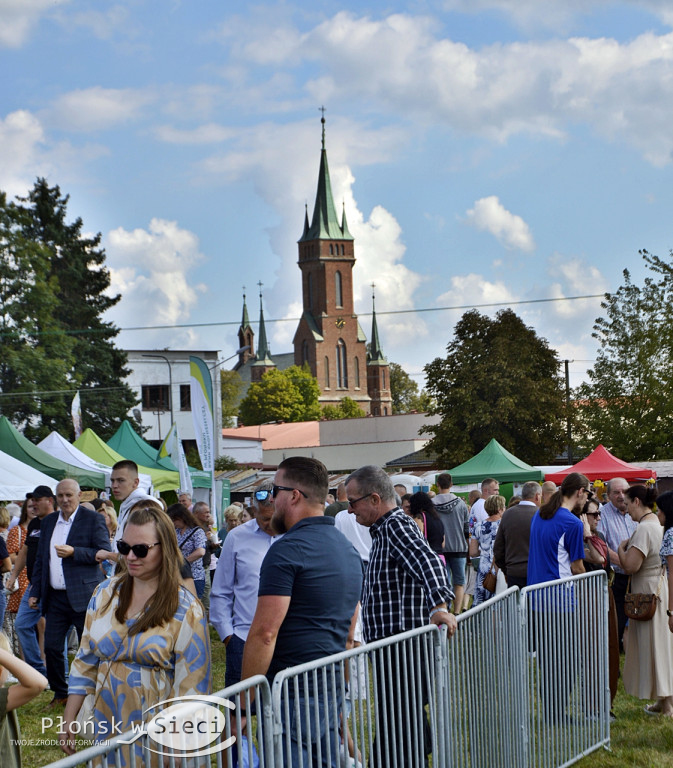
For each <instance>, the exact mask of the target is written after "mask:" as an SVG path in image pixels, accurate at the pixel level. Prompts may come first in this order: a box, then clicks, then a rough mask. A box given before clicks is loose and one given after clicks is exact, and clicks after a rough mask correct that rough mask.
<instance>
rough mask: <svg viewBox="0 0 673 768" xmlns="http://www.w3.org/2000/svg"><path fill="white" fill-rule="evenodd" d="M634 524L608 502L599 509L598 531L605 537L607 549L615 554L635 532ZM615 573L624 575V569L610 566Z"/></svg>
mask: <svg viewBox="0 0 673 768" xmlns="http://www.w3.org/2000/svg"><path fill="white" fill-rule="evenodd" d="M636 526H637V523H635V522H634V521H633V520H631V518H630V517H629V515H628V514H627V513H625V514H622V513H621V512H620V511H619V510H618V509H617V507H615V505H614V504H613V503H612V502H611V501H608V502H607V504H603V506H602V507H601V519H600V520H599V521H598V530H599V531H600V532H601V533H602V534H603V536H605V540H606V541H607V542H608V547H610V549H612V550H614V551H615V552H616V551H617V549H618V548H619V545H620V544H621V542H622V541H624V540H625V539H630V538H631V534H632V533H633V532H634V531H635V530H636ZM612 567H613V568H614V569H615V571H616V572H617V573H624V569H623V568H620V567H619V566H618V565H614V563H613V565H612Z"/></svg>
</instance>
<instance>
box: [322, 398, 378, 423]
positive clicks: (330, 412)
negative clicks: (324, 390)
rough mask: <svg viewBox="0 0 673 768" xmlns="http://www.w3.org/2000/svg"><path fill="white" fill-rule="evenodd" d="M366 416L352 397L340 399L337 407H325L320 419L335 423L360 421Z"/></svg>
mask: <svg viewBox="0 0 673 768" xmlns="http://www.w3.org/2000/svg"><path fill="white" fill-rule="evenodd" d="M366 415H367V414H366V413H365V411H363V410H362V408H360V406H359V405H358V404H357V403H356V402H355V400H353V398H352V397H348V395H346V396H345V397H343V398H341V400H340V401H339V403H338V404H337V405H325V406H324V407H323V409H322V412H321V414H320V418H321V419H325V420H326V421H337V420H339V419H360V418H362V417H363V416H366Z"/></svg>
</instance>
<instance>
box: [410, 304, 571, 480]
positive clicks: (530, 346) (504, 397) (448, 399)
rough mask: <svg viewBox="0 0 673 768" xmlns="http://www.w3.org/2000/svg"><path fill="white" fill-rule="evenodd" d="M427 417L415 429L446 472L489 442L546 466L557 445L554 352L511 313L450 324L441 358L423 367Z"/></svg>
mask: <svg viewBox="0 0 673 768" xmlns="http://www.w3.org/2000/svg"><path fill="white" fill-rule="evenodd" d="M425 373H426V378H427V382H428V393H429V394H430V396H431V397H432V398H433V400H434V403H433V404H432V405H431V407H430V409H429V411H428V412H429V413H430V414H433V415H438V416H441V421H440V422H439V423H438V424H435V425H430V426H426V427H424V428H423V431H425V432H428V433H431V434H432V435H433V437H432V439H431V441H430V443H429V446H428V447H429V449H430V450H432V451H435V452H437V454H438V455H439V463H440V464H444V465H448V466H454V465H456V464H460V463H462V462H463V461H466V460H467V459H469V458H471V457H472V456H474V455H475V454H476V453H478V452H479V451H480V450H481V449H482V448H484V446H485V445H486V444H487V443H488V442H489V441H490V440H491V438H495V439H496V440H497V441H498V442H499V443H500V444H501V445H502V446H503V447H504V448H506V449H507V450H508V451H510V452H512V453H513V454H514V455H515V456H518V457H519V458H520V459H522V460H523V461H526V462H528V463H530V464H545V463H548V462H550V461H551V460H552V459H553V458H554V457H555V456H556V455H557V454H558V453H559V452H560V451H561V450H562V448H563V446H564V442H565V417H566V407H565V391H564V386H563V381H562V379H561V376H560V371H559V360H558V357H557V355H556V352H555V351H554V350H553V349H551V348H550V347H549V344H548V343H547V341H546V339H543V338H540V337H539V336H537V334H536V333H535V331H534V330H533V329H532V328H529V327H527V326H526V325H525V324H524V322H523V321H522V320H521V318H520V317H518V315H516V314H515V313H514V312H512V310H509V309H506V310H502V311H500V312H498V313H497V315H496V316H495V318H493V319H491V318H489V317H487V316H485V315H481V314H480V313H479V312H477V311H476V310H471V311H469V312H466V313H465V314H464V315H463V317H462V318H461V319H460V320H459V321H458V323H457V324H456V328H455V331H454V338H453V340H452V341H451V342H450V343H449V344H448V346H447V354H446V357H444V358H436V359H435V360H433V361H432V362H431V363H429V364H428V365H426V366H425Z"/></svg>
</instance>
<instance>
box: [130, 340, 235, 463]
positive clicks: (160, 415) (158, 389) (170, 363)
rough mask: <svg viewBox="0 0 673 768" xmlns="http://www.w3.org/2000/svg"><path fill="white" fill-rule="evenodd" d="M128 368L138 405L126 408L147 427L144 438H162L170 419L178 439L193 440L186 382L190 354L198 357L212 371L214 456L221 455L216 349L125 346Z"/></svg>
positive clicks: (218, 364) (190, 409) (190, 408)
mask: <svg viewBox="0 0 673 768" xmlns="http://www.w3.org/2000/svg"><path fill="white" fill-rule="evenodd" d="M127 355H128V368H129V369H130V370H131V373H130V374H129V376H128V378H127V379H126V381H127V382H128V384H129V386H130V387H131V388H132V389H133V391H134V392H135V393H136V395H137V397H138V399H139V400H140V405H138V406H136V408H133V409H131V411H129V415H131V416H135V417H136V419H137V420H138V421H141V422H142V425H143V426H144V427H149V429H148V430H147V432H145V433H144V434H143V438H144V439H145V440H148V441H150V442H153V441H161V440H163V439H164V438H165V437H166V435H167V434H168V430H169V429H170V427H171V423H172V422H173V421H175V422H177V425H178V432H179V434H180V439H181V440H182V441H183V442H184V441H188V442H192V441H194V440H195V436H194V423H193V421H192V407H191V394H190V383H189V378H190V377H189V358H190V357H191V356H194V357H200V358H201V359H202V360H204V361H205V363H206V365H207V366H208V368H209V369H210V372H211V380H212V383H213V400H214V406H215V414H214V426H215V429H214V431H215V441H216V445H215V456H216V457H217V456H220V455H222V433H221V426H222V403H221V387H220V375H219V372H220V365H221V363H222V362H224V361H221V360H220V359H219V351H217V350H206V351H195V350H173V349H159V350H155V349H131V350H127Z"/></svg>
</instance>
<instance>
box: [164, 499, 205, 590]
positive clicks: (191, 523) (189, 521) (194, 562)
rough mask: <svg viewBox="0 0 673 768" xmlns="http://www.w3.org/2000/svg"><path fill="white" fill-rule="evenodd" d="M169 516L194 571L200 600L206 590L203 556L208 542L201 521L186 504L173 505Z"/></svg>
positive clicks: (179, 543) (169, 509)
mask: <svg viewBox="0 0 673 768" xmlns="http://www.w3.org/2000/svg"><path fill="white" fill-rule="evenodd" d="M168 516H169V517H170V518H171V520H172V521H173V525H174V526H175V533H176V535H177V537H178V547H179V549H180V552H182V554H183V555H184V558H185V560H186V561H187V562H188V563H189V565H190V567H191V569H192V578H193V579H194V585H195V587H196V596H197V597H198V598H199V600H200V599H201V598H202V597H203V593H204V592H205V589H206V569H205V568H204V567H203V556H204V555H205V554H206V547H207V546H208V541H207V539H206V534H205V531H204V530H203V528H202V527H201V525H200V524H199V521H198V520H197V519H196V518H195V517H194V515H193V514H192V513H191V512H190V511H189V510H188V509H187V507H185V505H184V504H171V506H170V507H169V508H168Z"/></svg>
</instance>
